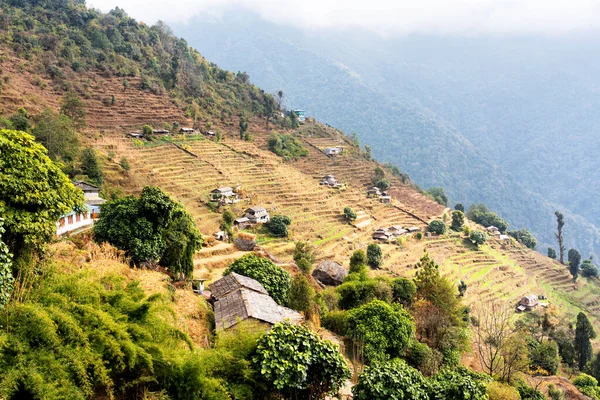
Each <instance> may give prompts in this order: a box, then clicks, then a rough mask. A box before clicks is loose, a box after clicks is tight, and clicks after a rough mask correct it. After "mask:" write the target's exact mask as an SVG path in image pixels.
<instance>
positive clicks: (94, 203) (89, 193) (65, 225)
mask: <svg viewBox="0 0 600 400" xmlns="http://www.w3.org/2000/svg"><path fill="white" fill-rule="evenodd" d="M73 184H74V185H75V187H77V188H79V189H81V190H82V191H83V196H84V201H85V205H86V207H87V211H86V212H83V213H76V212H75V211H72V212H70V213H68V214H65V215H63V216H61V217H60V218H59V220H58V222H57V223H56V234H57V235H64V234H65V233H67V232H72V231H75V230H77V229H81V228H84V227H87V226H91V225H93V224H94V221H95V220H97V219H98V217H99V216H100V206H101V205H102V204H104V202H105V200H104V199H103V198H101V197H100V195H99V193H100V188H99V187H97V186H94V185H90V184H89V183H85V182H82V181H75V182H74V183H73Z"/></svg>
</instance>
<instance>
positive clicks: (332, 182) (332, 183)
mask: <svg viewBox="0 0 600 400" xmlns="http://www.w3.org/2000/svg"><path fill="white" fill-rule="evenodd" d="M319 185H323V186H328V187H332V188H336V189H338V188H341V187H342V186H344V185H343V184H342V183H340V182H338V181H337V179H335V176H333V175H325V176H324V177H323V178H322V179H321V181H320V182H319Z"/></svg>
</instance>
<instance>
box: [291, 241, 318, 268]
mask: <svg viewBox="0 0 600 400" xmlns="http://www.w3.org/2000/svg"><path fill="white" fill-rule="evenodd" d="M315 257H316V255H315V246H313V245H312V244H310V243H309V242H296V247H294V261H296V262H299V261H300V260H301V259H305V260H307V261H308V262H310V263H311V264H312V263H314V262H315Z"/></svg>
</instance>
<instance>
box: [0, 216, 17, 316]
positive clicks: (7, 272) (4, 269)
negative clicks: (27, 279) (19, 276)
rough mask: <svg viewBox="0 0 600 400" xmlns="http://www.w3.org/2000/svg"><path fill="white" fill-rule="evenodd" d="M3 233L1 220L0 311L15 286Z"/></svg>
mask: <svg viewBox="0 0 600 400" xmlns="http://www.w3.org/2000/svg"><path fill="white" fill-rule="evenodd" d="M0 211H1V209H0ZM3 233H4V219H2V218H0V310H1V309H2V308H3V307H4V306H5V305H6V303H8V300H9V299H10V294H11V292H12V290H13V284H14V278H13V276H12V264H11V258H12V254H10V252H9V251H8V246H6V244H5V243H4V242H3V241H2V234H3Z"/></svg>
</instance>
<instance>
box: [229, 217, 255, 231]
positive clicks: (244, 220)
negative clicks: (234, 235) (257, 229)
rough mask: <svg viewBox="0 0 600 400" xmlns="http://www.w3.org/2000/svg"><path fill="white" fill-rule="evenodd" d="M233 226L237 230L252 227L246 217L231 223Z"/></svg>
mask: <svg viewBox="0 0 600 400" xmlns="http://www.w3.org/2000/svg"><path fill="white" fill-rule="evenodd" d="M233 226H235V227H237V228H238V229H246V228H249V227H250V226H252V222H250V220H249V219H248V218H246V217H241V218H237V219H235V220H234V221H233Z"/></svg>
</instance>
